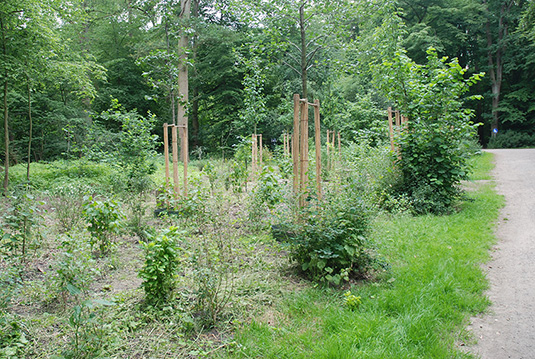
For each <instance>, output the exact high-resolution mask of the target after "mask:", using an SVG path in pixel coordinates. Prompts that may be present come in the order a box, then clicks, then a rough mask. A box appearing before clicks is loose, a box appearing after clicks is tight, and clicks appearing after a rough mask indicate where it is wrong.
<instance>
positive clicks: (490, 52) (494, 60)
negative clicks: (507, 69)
mask: <svg viewBox="0 0 535 359" xmlns="http://www.w3.org/2000/svg"><path fill="white" fill-rule="evenodd" d="M484 3H485V4H486V5H487V11H489V12H490V9H489V8H488V3H487V1H485V2H484ZM512 5H513V1H510V2H509V3H504V4H502V6H501V7H500V14H499V17H498V34H497V39H496V43H495V42H494V39H493V36H492V35H493V34H492V25H491V21H490V14H488V17H487V23H486V26H485V32H486V35H487V60H488V65H489V77H490V81H491V93H492V123H491V126H490V131H491V137H494V136H496V133H497V132H498V127H499V121H500V113H499V107H500V95H501V90H502V82H503V61H504V59H503V55H504V52H505V48H506V41H507V36H508V35H509V28H508V23H507V19H506V17H507V16H508V14H509V11H510V9H511V6H512Z"/></svg>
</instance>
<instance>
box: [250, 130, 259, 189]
mask: <svg viewBox="0 0 535 359" xmlns="http://www.w3.org/2000/svg"><path fill="white" fill-rule="evenodd" d="M256 142H257V137H256V134H253V136H252V138H251V172H252V173H251V178H252V179H254V178H255V176H256V171H257V170H258V169H257V161H258V154H257V152H256V151H257V148H258V145H257V143H256Z"/></svg>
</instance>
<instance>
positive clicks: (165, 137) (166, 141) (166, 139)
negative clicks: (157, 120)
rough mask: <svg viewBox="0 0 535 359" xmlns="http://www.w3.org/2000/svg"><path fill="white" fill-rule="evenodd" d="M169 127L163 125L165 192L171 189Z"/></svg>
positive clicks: (165, 124)
mask: <svg viewBox="0 0 535 359" xmlns="http://www.w3.org/2000/svg"><path fill="white" fill-rule="evenodd" d="M168 127H169V125H167V123H164V124H163V157H164V162H165V190H166V191H167V189H168V188H169V131H168V129H167V128H168Z"/></svg>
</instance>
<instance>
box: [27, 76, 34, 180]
mask: <svg viewBox="0 0 535 359" xmlns="http://www.w3.org/2000/svg"><path fill="white" fill-rule="evenodd" d="M26 81H27V87H28V119H29V121H30V129H29V134H28V168H27V169H26V180H27V181H28V184H29V183H30V163H31V158H32V137H33V121H32V90H31V86H30V76H29V75H28V74H26Z"/></svg>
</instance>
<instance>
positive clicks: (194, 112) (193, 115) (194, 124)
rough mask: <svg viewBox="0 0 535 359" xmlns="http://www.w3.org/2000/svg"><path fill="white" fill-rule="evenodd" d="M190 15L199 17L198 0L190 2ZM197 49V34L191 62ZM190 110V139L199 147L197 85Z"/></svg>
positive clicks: (193, 92) (192, 90)
mask: <svg viewBox="0 0 535 359" xmlns="http://www.w3.org/2000/svg"><path fill="white" fill-rule="evenodd" d="M191 5H192V8H191V16H193V17H194V18H198V17H199V0H193V3H192V4H191ZM198 49H199V42H198V36H194V37H193V48H192V56H193V63H195V60H196V58H197V51H198ZM193 71H194V73H195V76H197V71H196V70H195V67H194V68H193ZM190 102H191V111H190V113H189V115H190V116H189V117H190V119H191V130H192V131H191V132H192V136H191V137H192V140H193V143H192V144H193V146H194V147H199V146H200V139H199V128H200V125H199V87H198V85H195V84H194V85H193V86H191V101H190Z"/></svg>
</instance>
